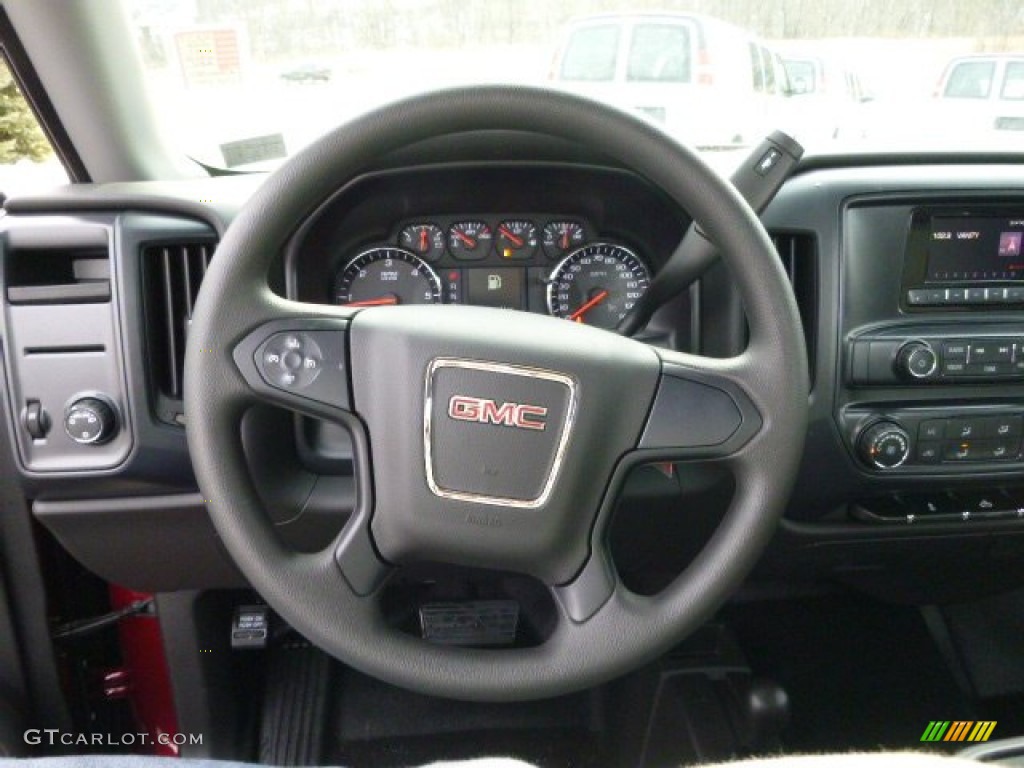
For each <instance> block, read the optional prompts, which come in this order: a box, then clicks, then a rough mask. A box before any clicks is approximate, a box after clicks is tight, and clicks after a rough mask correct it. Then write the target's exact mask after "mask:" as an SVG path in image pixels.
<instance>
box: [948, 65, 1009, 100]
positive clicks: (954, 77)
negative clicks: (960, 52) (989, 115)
mask: <svg viewBox="0 0 1024 768" xmlns="http://www.w3.org/2000/svg"><path fill="white" fill-rule="evenodd" d="M995 71H996V64H995V62H994V61H962V62H960V63H959V64H957V65H956V66H955V67H953V71H952V72H950V73H949V79H948V80H947V81H946V90H945V91H943V92H942V95H943V96H945V97H946V98H948V99H987V98H988V95H989V94H990V93H991V92H992V78H993V76H994V75H995Z"/></svg>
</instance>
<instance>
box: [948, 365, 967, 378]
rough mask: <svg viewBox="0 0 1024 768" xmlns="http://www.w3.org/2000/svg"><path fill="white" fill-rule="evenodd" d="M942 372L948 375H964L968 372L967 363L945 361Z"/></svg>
mask: <svg viewBox="0 0 1024 768" xmlns="http://www.w3.org/2000/svg"><path fill="white" fill-rule="evenodd" d="M942 372H943V373H944V374H946V375H947V376H963V375H965V374H966V373H967V363H943V365H942Z"/></svg>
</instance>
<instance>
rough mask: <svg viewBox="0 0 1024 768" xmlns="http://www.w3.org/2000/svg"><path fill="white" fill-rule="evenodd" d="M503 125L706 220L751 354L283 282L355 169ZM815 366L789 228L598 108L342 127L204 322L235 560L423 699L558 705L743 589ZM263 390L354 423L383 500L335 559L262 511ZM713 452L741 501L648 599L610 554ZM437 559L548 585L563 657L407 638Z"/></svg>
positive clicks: (276, 181)
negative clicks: (356, 304) (638, 181)
mask: <svg viewBox="0 0 1024 768" xmlns="http://www.w3.org/2000/svg"><path fill="white" fill-rule="evenodd" d="M486 130H514V131H526V132H532V133H536V134H544V135H548V136H552V137H559V138H562V139H567V140H569V141H574V142H578V143H580V144H585V145H589V146H590V147H592V148H594V149H595V150H598V151H600V152H603V153H604V154H606V155H608V156H610V157H612V158H615V159H617V160H618V161H620V162H621V163H622V164H623V165H625V166H626V167H628V168H631V169H632V170H633V171H635V172H637V173H638V174H640V175H642V176H644V177H646V178H647V179H648V180H650V181H651V182H652V183H653V184H655V185H656V186H658V187H659V188H660V189H662V190H663V191H664V192H665V193H666V194H667V195H668V196H669V197H670V198H672V199H673V200H674V201H675V202H676V203H678V204H679V205H680V206H681V207H683V208H684V209H685V210H687V211H688V212H690V214H691V215H692V216H693V217H694V219H695V221H697V222H699V223H700V225H701V227H702V228H703V230H704V231H705V232H706V233H707V234H708V235H709V237H710V238H711V239H712V240H713V241H714V242H716V243H717V244H718V246H719V248H720V250H721V252H722V258H723V259H724V261H725V263H726V265H727V266H728V268H729V269H730V271H731V273H732V275H733V278H734V280H735V282H736V284H737V286H738V290H739V292H740V294H741V297H742V300H743V304H744V307H745V308H746V312H747V316H748V318H749V323H750V340H749V344H748V346H747V348H746V350H745V351H744V352H743V353H742V354H741V355H739V356H737V357H733V358H729V359H711V358H705V357H700V356H695V355H689V354H683V353H679V352H674V351H669V350H665V349H655V348H653V347H650V346H648V345H645V344H643V343H640V342H637V341H634V340H632V339H629V338H624V337H621V336H617V335H615V334H612V333H610V332H607V331H602V330H599V329H595V328H590V327H586V326H584V325H580V324H578V323H572V322H566V321H565V320H560V319H555V318H550V317H543V316H538V315H532V314H528V313H525V312H523V313H512V312H509V311H507V310H497V309H485V308H478V307H453V306H404V307H403V306H399V307H376V308H366V309H355V308H350V309H346V308H344V307H328V306H319V305H312V304H306V303H298V302H294V301H289V300H286V299H283V298H281V297H279V296H277V295H276V294H274V293H273V292H272V291H271V289H270V288H269V287H268V279H267V275H268V271H269V270H270V268H271V265H272V263H273V262H274V260H275V259H276V258H277V257H278V256H279V254H280V253H281V252H282V249H283V247H284V245H285V243H286V242H287V240H288V239H289V237H290V236H291V235H293V233H294V232H295V231H296V230H297V228H298V227H299V226H300V224H301V223H302V222H303V221H305V220H306V219H307V218H308V217H309V216H310V215H311V213H312V212H313V211H315V210H316V208H317V206H318V205H320V204H322V203H323V202H324V201H325V200H327V199H328V198H329V197H330V196H331V195H332V194H333V193H335V192H336V191H337V190H338V189H339V188H340V186H341V185H343V184H344V183H345V182H346V181H348V180H350V179H353V178H354V177H356V176H357V175H359V174H360V173H364V172H366V171H367V170H368V169H372V168H373V165H374V162H375V161H377V160H378V159H380V158H381V157H382V156H383V155H385V154H386V153H388V152H391V151H394V150H396V149H399V148H401V147H404V146H407V145H409V144H411V143H414V142H417V141H422V140H427V139H431V138H434V137H439V136H444V135H448V134H454V133H460V132H468V131H486ZM805 354H806V353H805V348H804V341H803V335H802V333H801V326H800V321H799V316H798V314H797V309H796V304H795V301H794V298H793V295H792V291H791V289H790V288H789V285H788V282H787V280H786V276H785V274H784V272H783V270H782V267H781V265H780V262H779V259H778V257H777V256H776V254H775V252H774V250H773V248H772V245H771V243H770V241H769V239H768V237H767V235H766V233H765V231H764V229H763V227H762V226H761V224H760V222H759V221H758V219H757V217H756V216H755V215H754V214H753V212H752V211H751V210H750V209H749V208H748V207H747V205H746V204H745V203H744V202H743V200H742V199H741V198H740V197H739V195H738V194H737V193H736V192H735V190H734V189H733V188H732V187H731V186H730V185H729V184H728V183H727V182H725V181H724V180H722V179H721V178H720V177H719V176H718V175H716V174H715V173H714V172H712V171H711V170H710V169H709V168H708V167H707V166H706V165H705V164H704V163H703V161H701V160H700V158H699V157H698V156H697V155H696V154H695V153H694V152H692V151H690V150H689V149H687V148H685V147H681V146H679V145H678V144H676V143H675V142H674V141H673V140H671V139H670V138H668V137H667V136H666V135H665V134H663V133H662V132H661V131H660V130H658V129H657V128H656V127H654V126H652V125H649V124H648V123H646V122H644V121H642V120H639V119H637V118H634V117H632V116H629V115H627V114H625V113H622V112H618V111H615V110H613V109H611V108H608V107H605V106H603V105H600V104H598V103H595V102H592V101H590V100H587V99H583V98H579V97H576V96H572V95H568V94H564V93H560V92H555V91H549V90H545V89H534V88H521V87H491V86H488V87H471V88H464V89H455V90H451V91H443V92H440V93H436V94H430V95H425V96H421V97H416V98H413V99H410V100H406V101H403V102H399V103H396V104H394V105H392V106H388V107H384V108H382V109H380V110H378V111H376V112H373V113H371V114H368V115H366V116H364V117H361V118H359V119H357V120H356V121H354V122H352V123H350V124H348V125H346V126H343V127H341V128H339V129H337V130H335V131H334V132H333V133H331V134H329V135H327V136H325V137H324V138H322V139H320V140H319V141H317V142H316V143H315V144H313V145H312V146H310V147H308V148H307V149H306V150H304V151H302V152H301V153H299V154H297V155H296V156H295V157H293V158H292V159H291V160H289V161H288V162H287V163H286V164H285V165H284V166H282V167H281V168H280V169H279V170H278V171H277V172H276V173H274V174H273V175H272V176H271V177H270V178H268V179H267V181H266V182H265V183H264V184H263V186H262V187H261V188H260V189H259V190H258V192H257V193H256V194H255V195H254V196H253V197H252V198H251V200H250V202H249V203H248V204H247V205H246V206H245V208H244V209H243V210H242V211H241V212H240V214H239V215H238V217H237V218H236V219H235V220H234V221H233V223H232V224H231V225H230V227H229V228H228V230H227V232H226V233H225V236H224V238H223V240H222V242H221V244H220V246H219V248H218V251H217V255H216V258H214V260H213V263H212V265H211V267H210V269H209V272H208V273H207V275H206V278H205V280H204V282H203V287H202V291H201V293H200V296H199V299H198V302H197V304H196V307H195V313H194V316H193V320H192V326H191V329H190V332H189V339H188V347H187V353H186V360H185V406H186V409H187V412H188V416H189V423H188V444H189V450H190V452H191V456H192V461H193V466H194V467H195V473H196V477H197V479H198V482H199V487H200V489H201V490H202V492H203V494H204V498H205V499H206V502H207V506H208V509H209V514H210V517H211V519H212V521H213V523H214V525H215V527H216V529H217V531H218V532H219V534H220V536H221V538H222V540H223V542H224V545H225V546H226V547H227V550H228V552H229V553H230V554H231V556H232V557H233V558H234V560H235V562H236V563H237V565H238V567H239V568H240V569H241V571H242V573H243V574H244V575H245V576H246V577H247V578H248V579H249V581H250V583H251V584H252V586H253V587H255V588H256V589H257V590H258V591H259V592H260V594H261V595H262V596H263V597H264V599H266V601H267V602H268V603H269V604H270V605H271V607H273V608H274V610H276V611H277V612H278V613H279V614H280V615H281V616H282V617H283V618H284V619H286V620H287V621H288V622H290V623H291V625H292V626H293V627H294V628H295V629H297V630H298V631H299V632H301V633H302V634H303V635H305V636H306V637H307V638H308V639H309V640H310V641H312V642H313V643H315V644H316V645H318V646H320V647H321V648H323V649H324V650H326V651H327V652H329V653H330V654H332V655H333V656H335V657H337V658H338V659H340V660H341V661H343V662H345V663H347V664H349V665H351V666H353V667H356V668H358V669H360V670H362V671H364V672H366V673H368V674H370V675H373V676H375V677H378V678H380V679H383V680H386V681H389V682H391V683H394V684H396V685H400V686H404V687H406V688H409V689H413V690H417V691H420V692H423V693H428V694H434V695H439V696H448V697H454V698H463V699H476V700H495V701H498V700H504V701H510V700H523V699H530V698H540V697H547V696H553V695H557V694H562V693H567V692H569V691H572V690H576V689H581V688H584V687H588V686H591V685H595V684H597V683H600V682H603V681H605V680H608V679H610V678H612V677H614V676H616V675H619V674H623V673H625V672H627V671H629V670H630V669H632V668H634V667H636V666H639V665H640V664H642V663H643V662H645V661H647V660H649V659H651V658H654V657H655V656H656V655H658V654H659V653H662V652H664V651H665V650H667V649H668V648H670V647H671V646H672V645H673V644H675V643H677V642H678V641H679V640H681V639H682V638H683V637H684V636H686V635H687V634H688V633H689V632H691V631H692V630H694V629H695V628H697V627H698V626H699V625H700V624H701V623H702V622H703V621H705V620H707V619H708V618H709V617H710V615H711V614H712V612H713V611H714V610H715V609H716V608H717V607H718V606H719V605H720V604H721V603H722V602H723V601H724V600H725V599H726V598H727V597H728V596H729V595H730V593H731V592H732V591H733V590H734V589H735V588H736V587H737V586H738V585H739V584H740V582H741V580H742V579H743V578H744V576H745V575H746V574H747V572H748V571H749V569H750V568H751V567H752V566H753V564H754V563H755V562H756V559H757V557H758V556H759V554H760V553H761V551H762V549H763V548H764V546H765V545H766V543H767V541H768V540H769V538H770V536H771V534H772V532H773V531H774V529H775V526H776V523H777V521H778V518H779V517H780V515H781V511H782V509H783V507H784V504H785V502H786V500H787V498H788V493H789V490H790V487H791V484H792V481H793V479H794V478H795V475H796V471H797V466H798V461H799V457H800V455H801V451H802V446H803V440H804V432H805V428H806V418H807V414H806V411H807V364H806V357H805ZM260 403H264V404H265V403H270V404H273V405H276V406H281V407H284V408H288V409H291V410H293V411H296V412H299V413H303V414H308V415H310V416H315V417H318V418H322V419H326V420H329V421H332V422H334V423H337V424H341V425H343V426H344V427H345V428H346V429H348V430H349V432H350V433H351V435H352V441H353V445H354V454H355V466H356V472H357V485H358V499H357V507H356V510H355V512H354V513H353V515H352V517H351V518H350V520H349V521H348V523H347V524H346V526H345V527H344V529H343V530H342V531H341V533H340V534H339V535H338V537H337V538H336V539H335V540H334V542H333V543H332V544H331V545H330V546H329V547H328V548H327V549H325V550H323V551H321V552H318V553H313V554H310V553H299V552H294V551H291V550H289V549H287V548H285V547H284V546H283V545H282V544H281V543H280V542H279V540H278V539H277V538H276V537H275V534H274V532H273V530H272V526H271V524H270V522H269V520H268V517H267V515H266V514H265V512H264V510H263V509H262V504H261V501H260V499H259V496H258V495H257V492H256V490H255V487H254V485H253V482H252V479H251V478H250V476H249V474H248V470H247V468H246V460H245V456H244V453H243V448H242V441H241V437H240V425H241V420H242V417H243V415H244V414H245V412H246V411H247V409H249V408H250V407H251V406H253V405H255V404H260ZM691 460H693V461H697V460H699V461H707V460H713V461H717V462H721V463H722V464H724V465H725V466H726V467H727V468H728V469H729V470H730V471H731V473H732V474H733V476H734V480H735V492H734V495H733V498H732V501H731V503H730V505H729V507H728V509H727V511H726V513H725V515H724V517H723V519H722V521H721V523H720V524H719V526H718V528H717V530H716V532H715V533H714V534H713V536H712V537H711V538H710V540H709V541H708V543H707V544H706V545H705V546H704V548H703V549H702V551H701V552H700V553H699V554H698V555H697V557H696V558H695V559H694V560H693V561H692V562H691V563H690V565H689V566H688V567H687V568H686V569H685V570H684V572H683V573H681V574H680V575H679V576H678V577H677V578H676V579H675V580H674V581H673V582H671V584H670V585H669V586H668V587H666V588H665V589H664V590H662V591H661V592H660V593H658V594H656V595H654V596H641V595H638V594H635V593H632V592H630V591H629V590H628V589H626V588H625V586H624V585H623V584H622V582H621V581H620V580H619V579H618V577H617V575H616V572H615V569H614V567H613V565H612V562H611V556H610V554H609V551H608V547H607V545H606V531H607V528H608V523H609V519H610V517H611V510H612V507H613V503H614V501H615V497H616V494H617V491H618V490H619V488H620V487H621V485H622V483H623V480H624V478H625V477H626V475H627V474H628V473H629V471H630V470H631V469H632V468H633V467H636V466H637V465H639V464H642V463H649V462H653V461H677V462H686V461H691ZM682 471H685V465H684V468H683V470H682ZM680 524H681V525H685V517H683V518H681V522H680ZM420 562H439V563H451V564H455V565H463V566H475V567H485V568H489V569H494V570H498V571H506V572H516V573H521V574H528V575H530V576H532V577H535V578H536V579H538V580H540V581H541V582H543V583H544V584H545V585H547V586H548V588H549V589H550V592H551V595H552V596H553V600H554V603H555V605H556V607H557V614H558V618H557V621H556V625H555V627H554V629H553V630H552V633H551V634H550V636H549V637H548V638H547V639H546V640H545V641H544V642H543V643H542V644H540V645H538V646H535V647H530V648H517V649H505V650H494V649H491V650H488V649H480V648H456V647H450V646H444V645H439V644H431V643H427V642H424V641H422V640H419V639H418V638H414V637H411V636H409V635H406V634H402V633H401V632H399V631H398V630H397V629H393V628H391V627H390V626H388V625H387V623H386V622H385V621H384V619H383V617H382V612H381V610H380V601H381V595H382V591H383V585H384V584H385V582H386V581H387V579H388V577H389V574H391V573H392V572H393V571H394V569H395V568H396V567H400V566H402V565H405V564H412V563H420Z"/></svg>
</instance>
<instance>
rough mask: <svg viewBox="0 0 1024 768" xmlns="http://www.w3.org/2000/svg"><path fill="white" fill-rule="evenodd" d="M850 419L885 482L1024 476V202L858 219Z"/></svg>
mask: <svg viewBox="0 0 1024 768" xmlns="http://www.w3.org/2000/svg"><path fill="white" fill-rule="evenodd" d="M845 221H846V226H847V239H846V243H847V246H846V248H845V249H844V264H843V281H844V282H843V286H844V292H845V295H844V297H843V299H844V300H843V312H842V329H841V330H842V334H843V337H842V339H843V361H842V372H841V377H840V382H839V396H838V398H837V412H836V418H837V420H838V422H839V426H840V431H841V434H842V436H843V439H844V441H845V442H846V444H847V447H848V449H849V451H850V454H851V455H852V457H854V460H855V461H856V462H857V465H858V466H859V467H860V469H861V470H862V471H863V472H865V473H868V474H870V475H873V476H892V477H902V478H918V477H920V478H926V477H935V476H949V477H951V478H956V477H980V476H990V475H995V476H998V475H1001V474H1004V473H1009V472H1019V471H1020V470H1021V468H1022V467H1024V454H1022V437H1024V387H1021V386H1020V385H1021V384H1022V383H1024V254H1022V246H1024V199H1021V200H1013V199H1001V200H991V199H984V198H974V197H973V196H971V195H965V196H964V198H963V199H962V200H957V201H956V202H953V203H951V202H949V201H948V200H943V201H941V202H939V201H936V200H933V199H929V198H921V199H917V200H915V199H885V198H867V199H862V200H857V201H854V202H852V203H851V204H850V205H849V206H848V208H847V210H846V217H845Z"/></svg>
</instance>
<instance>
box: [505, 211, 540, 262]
mask: <svg viewBox="0 0 1024 768" xmlns="http://www.w3.org/2000/svg"><path fill="white" fill-rule="evenodd" d="M496 242H497V248H498V254H499V255H500V256H501V257H502V258H503V259H532V258H533V254H534V253H536V252H537V227H535V226H534V225H533V223H532V222H529V221H523V220H521V219H512V220H509V221H503V222H501V224H499V225H498V237H497V241H496Z"/></svg>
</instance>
